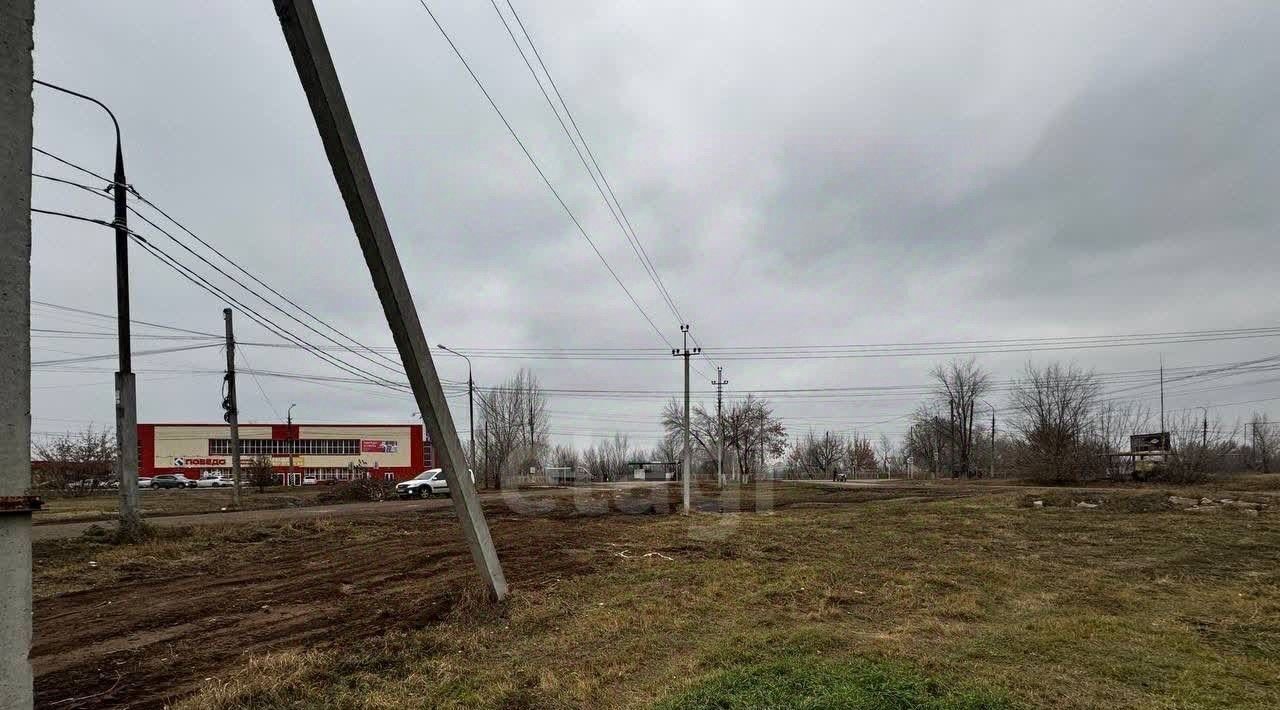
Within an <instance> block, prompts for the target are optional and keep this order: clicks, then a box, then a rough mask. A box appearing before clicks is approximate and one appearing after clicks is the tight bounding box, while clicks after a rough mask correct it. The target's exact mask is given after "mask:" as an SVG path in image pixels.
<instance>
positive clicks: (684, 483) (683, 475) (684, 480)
mask: <svg viewBox="0 0 1280 710" xmlns="http://www.w3.org/2000/svg"><path fill="white" fill-rule="evenodd" d="M680 332H681V333H683V334H684V349H683V350H680V349H677V348H672V349H671V354H672V355H674V356H675V357H682V358H684V452H683V454H681V457H680V458H681V462H680V481H681V488H682V489H683V494H682V495H683V498H684V513H685V515H688V514H689V508H690V503H689V499H690V498H691V497H692V490H693V489H692V486H691V484H690V482H689V479H690V478H691V477H692V476H691V474H690V469H691V468H692V466H691V462H690V461H689V457H690V455H691V452H690V450H689V357H690V356H691V355H697V354H698V353H700V352H702V348H694V349H693V350H690V349H689V325H688V324H687V323H686V324H683V325H681V326H680Z"/></svg>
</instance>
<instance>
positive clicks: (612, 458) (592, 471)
mask: <svg viewBox="0 0 1280 710" xmlns="http://www.w3.org/2000/svg"><path fill="white" fill-rule="evenodd" d="M631 453H632V452H631V446H630V445H629V443H628V441H627V435H626V434H614V435H613V438H611V439H604V440H603V441H600V442H597V443H595V444H592V445H591V446H588V447H587V448H586V450H585V451H583V453H582V463H583V466H585V467H586V469H587V473H588V475H590V476H591V480H593V481H618V480H622V479H624V478H626V477H627V474H628V473H629V470H628V468H627V462H628V461H629V460H630V457H631Z"/></svg>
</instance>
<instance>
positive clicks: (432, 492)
mask: <svg viewBox="0 0 1280 710" xmlns="http://www.w3.org/2000/svg"><path fill="white" fill-rule="evenodd" d="M467 473H469V474H471V484H472V485H475V482H476V475H475V473H474V472H473V471H467ZM396 495H397V496H399V497H400V498H430V497H432V496H436V495H449V476H448V474H446V473H445V472H444V469H441V468H433V469H429V470H426V471H423V472H422V473H419V474H418V475H416V476H414V477H413V478H410V479H409V480H407V481H403V482H401V483H397V484H396Z"/></svg>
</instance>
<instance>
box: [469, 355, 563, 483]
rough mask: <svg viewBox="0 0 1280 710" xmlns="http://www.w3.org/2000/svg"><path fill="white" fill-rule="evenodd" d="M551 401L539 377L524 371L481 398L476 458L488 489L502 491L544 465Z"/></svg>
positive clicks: (548, 442) (547, 447)
mask: <svg viewBox="0 0 1280 710" xmlns="http://www.w3.org/2000/svg"><path fill="white" fill-rule="evenodd" d="M550 427H551V425H550V421H549V419H548V417H547V397H546V394H545V393H544V392H543V391H542V387H541V385H539V384H538V377H537V375H534V374H533V372H531V371H530V370H528V369H523V368H522V369H521V370H519V371H518V372H516V374H515V375H513V376H512V377H511V379H509V380H507V381H506V382H504V383H503V384H501V385H499V386H497V387H493V388H491V389H489V390H488V391H487V392H485V393H484V395H482V396H481V397H480V416H479V420H478V421H477V422H476V436H477V437H478V438H479V440H480V446H479V447H477V449H478V450H477V452H476V458H480V459H481V460H482V463H483V473H482V474H481V476H480V478H482V479H483V480H484V481H485V485H486V486H489V487H492V488H501V487H502V481H503V478H504V477H508V476H511V475H513V474H515V473H516V472H523V471H527V470H528V469H529V468H530V467H533V468H537V467H539V466H541V465H542V463H541V462H542V459H543V457H544V456H545V455H546V454H547V453H548V451H549V448H550V446H549V445H550V440H551V433H550Z"/></svg>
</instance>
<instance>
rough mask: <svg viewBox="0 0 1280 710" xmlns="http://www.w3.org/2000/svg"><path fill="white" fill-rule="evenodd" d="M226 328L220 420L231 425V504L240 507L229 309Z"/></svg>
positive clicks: (224, 311) (224, 315)
mask: <svg viewBox="0 0 1280 710" xmlns="http://www.w3.org/2000/svg"><path fill="white" fill-rule="evenodd" d="M222 320H223V321H225V322H226V326H227V374H226V381H227V396H226V398H225V399H223V400H222V408H223V409H225V410H226V413H225V414H223V415H222V418H223V419H225V420H226V422H227V423H228V424H230V425H231V480H232V482H233V483H234V484H235V488H234V489H233V490H234V494H233V495H232V502H233V503H234V504H235V506H236V507H237V508H239V507H240V403H239V401H238V400H237V399H236V336H235V333H234V332H233V331H232V328H231V309H230V308H223V309H222Z"/></svg>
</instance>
